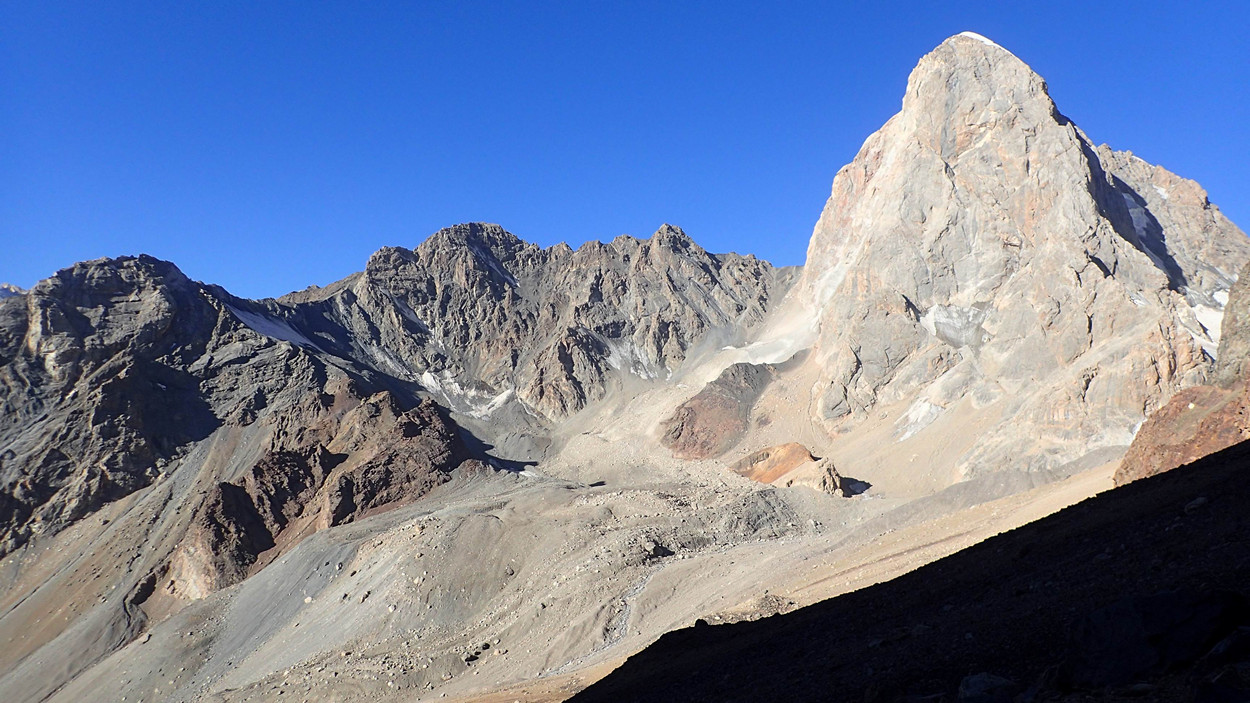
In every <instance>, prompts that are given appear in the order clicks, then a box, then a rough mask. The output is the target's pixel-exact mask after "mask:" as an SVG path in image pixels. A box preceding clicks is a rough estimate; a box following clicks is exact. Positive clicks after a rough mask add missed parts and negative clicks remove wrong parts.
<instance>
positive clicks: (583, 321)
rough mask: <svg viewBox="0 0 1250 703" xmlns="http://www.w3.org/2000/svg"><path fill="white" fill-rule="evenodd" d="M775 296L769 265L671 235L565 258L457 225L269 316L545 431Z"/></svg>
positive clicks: (778, 289) (674, 360)
mask: <svg viewBox="0 0 1250 703" xmlns="http://www.w3.org/2000/svg"><path fill="white" fill-rule="evenodd" d="M784 291H785V287H784V284H783V285H780V286H779V285H778V278H777V276H776V274H775V272H774V270H773V268H772V267H771V266H770V265H769V264H767V263H766V262H763V261H760V260H759V259H756V258H755V257H753V256H746V257H743V256H738V255H736V254H726V255H713V254H709V253H708V252H707V251H705V250H704V249H702V248H701V247H699V246H698V245H697V244H695V243H694V242H693V241H692V240H691V239H690V238H689V237H688V236H686V234H685V233H684V232H682V231H681V230H680V229H678V228H676V227H672V226H670V225H665V226H663V227H661V228H660V229H659V230H658V231H657V232H656V233H655V234H654V235H653V236H652V237H651V239H649V240H638V239H634V238H632V237H627V236H621V237H618V238H616V239H614V240H613V241H611V242H609V243H607V244H602V243H599V242H589V243H587V244H585V245H583V246H582V247H580V248H579V249H577V250H576V251H574V250H573V249H571V248H569V247H568V246H567V245H563V244H561V245H557V246H554V247H551V248H548V249H541V248H539V247H537V246H535V245H533V244H527V243H525V242H523V241H521V240H520V239H518V238H517V237H516V236H514V235H512V234H510V233H508V232H506V231H505V230H503V229H502V228H500V227H498V226H497V225H483V224H467V225H457V226H455V227H450V228H448V229H444V230H441V231H439V232H437V233H435V234H434V235H432V236H431V237H430V238H429V239H427V240H426V241H425V242H423V243H422V244H421V245H420V246H418V247H417V248H416V249H414V250H407V249H399V248H386V249H382V250H381V251H379V252H377V253H376V254H374V255H373V256H372V257H371V258H370V259H369V263H368V265H367V266H366V268H365V271H364V273H363V274H359V275H357V276H354V277H351V278H349V279H346V280H344V281H342V282H340V283H339V284H335V285H334V286H331V287H329V288H327V289H325V290H324V291H316V292H305V293H301V294H295V295H292V296H288V297H286V298H284V299H283V300H282V301H280V305H277V306H275V307H274V312H275V314H277V315H280V316H283V317H284V318H287V319H289V320H290V321H291V323H292V325H293V326H294V327H296V328H297V329H300V330H304V331H305V332H306V334H308V335H309V336H311V337H314V338H318V344H322V342H321V341H320V340H321V339H325V342H324V344H325V348H326V349H327V350H328V351H331V352H332V353H335V354H338V355H341V356H344V357H348V358H352V359H354V360H356V361H358V362H360V363H362V364H368V365H370V366H373V367H375V368H378V369H380V370H382V371H384V372H385V373H388V374H391V375H394V376H396V377H398V378H402V379H407V380H410V381H413V382H416V383H419V384H421V385H422V386H423V387H424V388H425V389H426V390H428V391H430V392H431V393H432V394H434V395H435V396H436V397H438V398H439V399H440V400H441V401H442V402H444V404H446V405H447V406H448V407H450V408H452V409H454V410H457V411H460V412H462V413H465V414H468V415H488V414H493V413H496V412H499V411H501V410H503V411H504V412H507V409H508V408H509V407H514V406H515V405H516V404H518V403H519V404H520V406H522V407H523V408H525V409H526V410H528V411H532V412H533V413H535V414H537V415H538V416H540V417H541V418H543V419H545V420H546V421H548V422H551V421H558V420H561V419H563V418H565V417H567V416H569V415H571V414H573V413H576V412H578V411H579V410H581V409H583V408H585V407H586V406H587V405H588V404H590V403H593V402H595V401H597V400H599V399H601V398H602V397H603V396H604V395H605V394H606V393H607V391H608V390H609V389H610V388H612V387H613V386H614V384H616V383H617V382H618V381H619V379H620V378H621V376H622V375H625V376H636V377H641V378H644V379H652V378H656V379H665V378H668V377H669V376H670V375H671V374H672V373H673V372H674V371H675V370H676V369H677V368H678V367H679V366H681V364H682V362H683V361H685V359H686V358H687V356H689V355H690V354H691V353H692V352H693V351H696V349H695V348H696V346H697V345H698V344H699V343H700V342H703V341H705V338H707V337H709V335H711V336H713V337H715V338H716V339H717V340H718V341H719V343H721V344H724V343H730V342H732V341H733V340H734V338H735V337H736V336H739V335H740V334H741V330H742V329H743V328H750V327H752V326H754V325H755V324H757V323H759V322H760V321H761V320H762V319H763V317H764V314H765V312H766V311H767V309H768V304H769V301H770V300H771V299H772V298H773V297H779V295H780V294H781V293H784ZM713 333H716V334H713Z"/></svg>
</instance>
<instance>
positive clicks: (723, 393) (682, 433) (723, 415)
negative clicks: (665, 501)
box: [660, 363, 773, 459]
mask: <svg viewBox="0 0 1250 703" xmlns="http://www.w3.org/2000/svg"><path fill="white" fill-rule="evenodd" d="M772 378H773V370H772V369H771V368H770V367H769V366H767V365H761V364H741V363H740V364H733V365H732V366H730V367H729V368H727V369H725V370H724V371H723V372H722V373H721V375H720V376H719V377H717V378H716V380H714V381H712V382H711V383H709V384H707V385H706V386H704V387H703V389H702V390H700V391H699V392H698V393H697V394H696V395H695V396H694V397H692V398H691V399H690V400H687V401H686V402H684V403H682V404H681V405H679V406H677V410H676V411H675V412H674V413H673V415H672V416H671V417H669V418H668V419H667V420H665V421H664V424H663V426H662V427H661V431H662V432H663V435H662V436H661V438H660V442H661V443H662V444H663V445H664V446H666V447H668V448H669V449H670V450H671V451H672V452H673V455H674V456H677V457H680V458H682V459H710V458H712V457H717V456H720V455H721V454H724V453H725V452H727V451H729V450H730V449H731V448H733V446H734V445H735V444H737V443H738V440H739V439H741V437H742V433H743V432H744V431H745V430H746V428H747V422H748V420H749V419H750V417H751V408H752V406H753V405H754V404H755V401H756V400H757V399H758V398H759V396H760V393H761V392H762V391H763V390H764V388H765V387H767V386H768V382H769V381H771V380H772Z"/></svg>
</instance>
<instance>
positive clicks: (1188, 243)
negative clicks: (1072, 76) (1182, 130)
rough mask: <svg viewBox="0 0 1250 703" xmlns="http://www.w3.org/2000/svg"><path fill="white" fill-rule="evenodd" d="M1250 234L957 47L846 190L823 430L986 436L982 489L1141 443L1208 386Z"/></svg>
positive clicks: (833, 236)
mask: <svg viewBox="0 0 1250 703" xmlns="http://www.w3.org/2000/svg"><path fill="white" fill-rule="evenodd" d="M1248 258H1250V245H1248V244H1247V241H1246V238H1245V235H1244V234H1243V233H1242V232H1241V231H1240V230H1238V229H1237V228H1236V227H1235V226H1234V225H1233V224H1232V223H1231V222H1229V221H1228V220H1227V219H1226V218H1225V217H1224V216H1223V215H1222V214H1221V213H1220V212H1219V210H1218V209H1217V208H1215V207H1214V206H1213V205H1211V204H1210V203H1209V202H1208V201H1207V199H1206V193H1205V192H1204V191H1203V190H1202V189H1201V187H1199V186H1198V185H1197V184H1196V183H1193V182H1192V181H1188V180H1185V179H1183V178H1180V177H1177V176H1175V175H1173V174H1171V173H1168V172H1167V171H1165V170H1163V169H1162V168H1159V167H1156V166H1150V165H1149V164H1145V163H1144V162H1142V161H1141V160H1140V159H1137V158H1136V157H1133V156H1132V155H1131V154H1129V153H1127V152H1115V151H1112V150H1110V149H1109V148H1107V147H1105V146H1103V147H1095V146H1094V145H1093V144H1092V143H1091V142H1090V140H1089V138H1088V137H1087V136H1086V135H1085V134H1084V133H1083V132H1081V130H1080V129H1078V128H1077V127H1076V125H1074V124H1073V123H1072V122H1071V121H1070V120H1068V119H1067V118H1065V117H1064V116H1063V115H1062V114H1061V113H1060V112H1059V111H1058V110H1057V109H1056V107H1055V104H1054V103H1053V102H1052V101H1051V99H1050V96H1049V95H1048V93H1047V89H1046V83H1045V81H1044V80H1042V78H1041V77H1040V76H1039V75H1037V74H1036V73H1034V72H1033V70H1032V69H1030V68H1029V67H1028V66H1027V65H1025V64H1024V62H1022V61H1021V60H1020V59H1018V58H1017V57H1016V56H1014V55H1012V54H1011V53H1010V52H1008V51H1006V50H1005V49H1002V48H1001V47H999V46H997V45H995V44H993V43H992V42H989V41H988V40H986V39H984V38H982V37H979V36H977V35H972V34H962V35H958V36H955V37H951V38H950V39H948V40H947V41H946V42H944V43H942V44H941V45H940V46H938V47H937V48H936V49H934V50H933V51H932V52H931V53H929V54H928V55H926V56H925V57H924V58H923V59H921V61H920V63H919V64H918V65H917V66H916V68H915V69H914V70H913V71H912V73H911V76H910V78H909V80H908V84H907V92H906V94H905V96H904V98H903V108H902V110H901V111H900V112H899V113H898V114H897V115H895V116H894V117H893V118H891V119H890V120H889V121H888V122H887V123H886V124H885V126H883V127H882V128H881V130H879V131H878V132H876V133H874V134H873V135H871V136H870V137H869V138H868V139H867V141H866V142H865V143H864V146H863V147H862V148H861V149H860V152H859V154H858V155H857V156H856V157H855V159H854V160H853V161H852V162H851V163H850V164H848V165H847V166H845V167H843V168H842V169H841V170H840V171H839V172H838V174H837V176H836V178H835V179H834V182H833V192H832V195H831V196H830V198H829V200H828V202H827V203H826V205H825V208H824V211H823V212H822V213H821V217H820V220H819V222H818V223H817V225H816V227H815V231H814V233H813V236H812V241H811V245H810V248H809V249H808V262H807V266H806V269H805V271H804V276H803V280H802V282H801V286H802V292H803V294H804V295H805V296H807V298H808V300H809V301H810V304H811V305H813V306H814V307H815V308H816V310H817V316H818V324H819V334H818V341H817V343H816V351H817V354H816V355H815V356H816V358H817V359H818V360H819V363H820V364H821V374H820V379H819V381H818V382H817V383H816V385H815V387H814V388H813V395H814V398H815V400H816V402H815V404H814V407H815V411H814V415H815V419H816V420H817V421H818V422H819V423H821V424H822V425H823V426H824V427H825V428H826V429H828V430H829V431H831V432H834V433H835V434H836V433H840V432H844V431H846V430H849V429H850V428H852V427H854V426H856V425H857V424H858V423H859V422H861V421H862V420H863V419H864V418H865V417H867V416H868V415H869V413H870V412H871V411H872V409H873V408H874V407H876V406H880V405H884V404H892V403H900V402H907V403H910V404H911V410H912V412H909V413H908V414H909V415H914V416H916V417H915V418H913V419H916V420H917V422H914V423H912V424H916V425H917V427H911V428H909V429H908V432H912V433H914V432H915V431H917V430H919V429H922V428H923V425H924V424H926V423H927V422H932V421H933V420H934V419H936V418H937V417H939V416H941V415H942V414H943V413H946V412H951V411H954V410H956V409H959V410H960V411H963V412H975V413H977V414H978V417H979V418H981V423H980V424H979V425H978V427H979V431H981V432H983V433H984V435H985V439H984V441H980V442H978V443H977V444H976V446H975V447H974V448H973V449H971V450H969V451H968V453H967V454H966V455H965V456H964V457H962V461H961V471H962V473H963V474H964V475H965V476H968V475H975V474H978V473H981V472H985V471H990V470H994V469H996V468H998V467H1000V466H1003V465H1006V464H1019V463H1020V462H1021V461H1025V462H1027V463H1028V464H1029V465H1030V466H1031V467H1032V468H1046V467H1053V466H1055V465H1058V464H1061V463H1063V462H1067V461H1070V460H1073V459H1076V458H1078V457H1079V456H1080V455H1081V454H1083V453H1086V452H1088V451H1091V450H1093V449H1096V448H1098V447H1106V446H1116V445H1126V444H1128V443H1129V442H1130V441H1131V439H1132V437H1133V434H1134V432H1135V431H1136V429H1137V427H1138V426H1139V425H1140V423H1141V422H1142V420H1143V418H1144V417H1145V416H1146V415H1147V414H1148V413H1149V412H1151V411H1152V410H1153V409H1155V408H1156V407H1158V406H1159V405H1160V404H1161V403H1163V402H1165V401H1166V400H1167V399H1168V398H1169V397H1170V396H1171V395H1172V394H1173V393H1175V392H1176V391H1177V390H1178V389H1180V388H1182V387H1184V386H1188V385H1192V384H1194V383H1199V382H1201V381H1202V380H1203V379H1204V378H1205V376H1206V374H1207V373H1208V371H1209V369H1210V367H1211V363H1212V361H1213V359H1214V356H1215V353H1216V347H1217V345H1218V342H1219V319H1220V313H1221V310H1222V307H1223V305H1224V303H1225V302H1226V301H1227V291H1228V289H1229V288H1230V287H1231V285H1232V283H1233V281H1234V280H1236V272H1237V271H1238V270H1239V269H1240V268H1241V265H1242V264H1244V263H1245V262H1246V261H1247V259H1248Z"/></svg>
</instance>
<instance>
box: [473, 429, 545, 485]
mask: <svg viewBox="0 0 1250 703" xmlns="http://www.w3.org/2000/svg"><path fill="white" fill-rule="evenodd" d="M456 427H458V428H459V430H460V440H461V441H462V442H464V446H465V447H467V448H468V450H469V453H470V454H471V455H472V456H474V457H476V458H479V459H481V460H482V461H485V462H486V463H488V464H490V465H491V466H494V467H495V468H498V469H503V470H504V471H512V472H514V473H515V472H519V471H524V470H525V469H527V468H529V467H531V466H537V465H538V462H537V461H536V460H528V459H507V458H504V457H502V456H499V452H496V451H494V450H495V445H493V444H491V443H489V442H487V441H485V440H483V439H481V438H480V437H478V436H477V435H475V434H473V433H472V432H470V431H469V430H468V429H466V428H464V427H463V426H461V425H456Z"/></svg>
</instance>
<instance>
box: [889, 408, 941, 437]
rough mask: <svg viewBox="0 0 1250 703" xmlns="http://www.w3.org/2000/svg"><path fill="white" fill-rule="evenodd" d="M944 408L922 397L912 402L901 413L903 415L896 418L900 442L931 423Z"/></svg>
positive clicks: (939, 415)
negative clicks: (905, 410)
mask: <svg viewBox="0 0 1250 703" xmlns="http://www.w3.org/2000/svg"><path fill="white" fill-rule="evenodd" d="M945 409H946V408H943V407H942V406H940V405H934V404H933V403H930V402H929V401H927V400H924V399H923V398H922V399H920V400H917V401H916V402H914V403H912V404H911V407H910V408H908V409H907V412H905V413H903V416H902V417H900V418H899V419H898V423H897V424H896V425H895V428H896V430H897V432H898V433H899V435H898V441H899V442H902V441H903V440H905V439H907V438H908V437H911V436H912V435H914V434H916V433H917V432H919V431H920V430H923V429H924V428H926V427H928V426H929V425H932V424H933V421H934V420H936V419H938V418H939V417H941V416H942V411H943V410H945Z"/></svg>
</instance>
